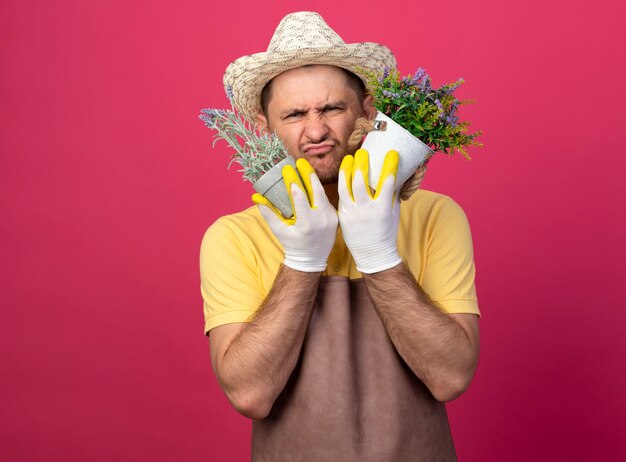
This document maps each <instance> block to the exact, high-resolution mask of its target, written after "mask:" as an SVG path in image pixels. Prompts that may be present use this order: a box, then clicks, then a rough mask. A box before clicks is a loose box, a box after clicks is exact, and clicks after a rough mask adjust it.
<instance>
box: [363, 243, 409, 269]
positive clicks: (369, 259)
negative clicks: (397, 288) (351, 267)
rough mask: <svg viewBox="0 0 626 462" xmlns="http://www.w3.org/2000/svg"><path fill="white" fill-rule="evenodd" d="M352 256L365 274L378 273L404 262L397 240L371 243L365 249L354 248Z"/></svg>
mask: <svg viewBox="0 0 626 462" xmlns="http://www.w3.org/2000/svg"><path fill="white" fill-rule="evenodd" d="M352 257H353V258H354V262H355V263H356V269H358V270H359V271H360V272H361V273H365V274H371V273H378V272H380V271H384V270H386V269H389V268H393V267H394V266H396V265H398V264H400V263H401V262H402V258H400V255H399V254H398V247H397V245H396V241H395V240H393V241H387V242H385V243H380V244H379V245H369V246H368V247H366V248H363V249H358V248H356V249H353V251H352Z"/></svg>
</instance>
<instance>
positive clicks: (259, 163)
mask: <svg viewBox="0 0 626 462" xmlns="http://www.w3.org/2000/svg"><path fill="white" fill-rule="evenodd" d="M199 117H200V119H201V120H202V121H204V123H205V125H206V126H207V127H208V128H210V129H212V130H215V131H216V132H217V133H216V134H215V139H214V141H213V145H215V143H216V142H217V140H219V139H222V140H224V141H226V142H227V143H228V144H229V145H230V146H231V147H232V148H233V149H234V150H235V152H234V153H233V155H232V156H231V159H230V162H229V164H228V167H229V168H230V166H231V165H232V163H233V162H236V163H238V164H239V165H240V166H241V169H240V170H239V172H242V173H243V175H242V176H243V179H244V180H245V181H249V182H251V183H252V187H253V188H254V189H255V191H257V192H258V193H260V194H262V195H264V196H265V197H267V198H268V199H269V201H270V202H271V203H272V204H274V206H275V207H276V208H277V209H278V210H280V212H281V213H282V214H283V215H284V216H285V217H287V218H291V217H292V216H293V211H292V208H291V200H290V199H289V195H288V193H287V188H286V187H285V184H284V181H283V176H282V169H283V167H284V166H285V165H287V164H291V165H292V166H293V167H294V168H295V165H296V161H295V159H294V158H293V157H291V156H290V155H288V154H287V150H286V149H285V146H284V145H283V143H282V141H281V140H280V139H279V138H278V137H277V136H276V134H275V133H272V134H269V135H265V134H263V135H262V134H260V133H259V132H258V131H257V130H256V129H255V128H254V127H253V126H252V125H251V124H249V123H247V122H246V121H245V120H244V119H243V118H241V117H240V116H239V115H238V114H237V113H236V112H235V111H234V110H225V109H202V110H201V111H200V116H199Z"/></svg>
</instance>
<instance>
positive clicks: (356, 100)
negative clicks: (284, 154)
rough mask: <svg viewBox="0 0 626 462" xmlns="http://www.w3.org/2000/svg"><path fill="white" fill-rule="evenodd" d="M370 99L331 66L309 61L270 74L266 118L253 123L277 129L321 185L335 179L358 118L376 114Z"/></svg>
mask: <svg viewBox="0 0 626 462" xmlns="http://www.w3.org/2000/svg"><path fill="white" fill-rule="evenodd" d="M374 113H375V112H374V109H373V105H372V98H371V97H370V96H367V97H366V98H365V100H364V101H361V100H360V97H359V94H358V93H357V91H356V90H355V89H354V88H352V86H350V85H349V83H348V78H347V76H346V75H345V73H344V72H343V71H342V70H341V69H339V68H337V67H334V66H323V65H315V66H307V67H299V68H296V69H292V70H289V71H286V72H283V73H282V74H280V75H278V76H276V77H274V79H273V81H272V87H271V92H270V98H269V104H268V105H267V117H265V116H264V115H259V116H258V117H257V125H258V127H259V128H260V129H261V130H262V131H263V130H268V131H269V132H273V131H276V134H277V135H278V137H279V138H280V139H281V140H282V141H283V143H284V144H285V147H286V148H287V151H288V152H289V154H291V155H292V156H293V157H295V158H296V159H298V158H300V157H304V158H306V159H307V160H308V161H309V163H310V164H311V166H312V167H313V168H314V169H315V172H316V173H317V176H318V177H319V178H320V181H321V182H322V184H328V183H336V182H337V176H338V174H339V166H340V164H341V160H342V159H343V157H344V156H345V155H346V154H352V153H349V152H348V139H349V138H350V135H351V134H352V132H353V131H354V125H355V122H356V119H358V118H359V117H363V116H365V117H368V118H372V117H373V116H374Z"/></svg>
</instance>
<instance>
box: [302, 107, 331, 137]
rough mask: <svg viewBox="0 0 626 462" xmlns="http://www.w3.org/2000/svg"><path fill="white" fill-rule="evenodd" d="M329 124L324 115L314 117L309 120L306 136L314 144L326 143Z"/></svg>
mask: <svg viewBox="0 0 626 462" xmlns="http://www.w3.org/2000/svg"><path fill="white" fill-rule="evenodd" d="M329 131H330V130H329V128H328V124H327V123H326V119H325V118H324V116H323V115H318V114H315V115H312V116H311V117H309V118H307V121H306V129H305V135H306V137H307V138H308V139H309V140H310V141H311V142H313V143H319V142H322V141H324V140H325V139H326V138H327V137H328V133H329Z"/></svg>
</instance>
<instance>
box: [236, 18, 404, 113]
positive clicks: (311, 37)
mask: <svg viewBox="0 0 626 462" xmlns="http://www.w3.org/2000/svg"><path fill="white" fill-rule="evenodd" d="M307 64H328V65H332V66H337V67H342V68H344V69H347V70H349V71H351V72H353V73H354V74H356V75H357V76H359V77H360V78H361V80H363V82H364V83H365V84H366V85H367V76H366V75H365V73H364V72H363V70H365V71H366V72H372V71H373V72H380V71H381V70H382V69H384V68H388V69H395V68H396V58H395V57H394V56H393V53H392V52H391V50H389V49H388V48H387V47H385V46H383V45H380V44H378V43H370V42H365V43H354V44H346V43H345V42H344V41H343V39H342V38H341V37H339V35H337V33H336V32H335V31H334V30H332V29H331V28H330V27H329V26H328V24H326V22H325V21H324V19H323V18H322V17H321V16H320V15H319V14H318V13H314V12H311V11H300V12H297V13H291V14H288V15H287V16H285V17H284V18H283V19H282V21H281V22H280V24H279V25H278V27H277V28H276V31H275V32H274V36H273V37H272V40H271V41H270V44H269V47H268V48H267V51H265V52H263V53H256V54H254V55H248V56H242V57H241V58H239V59H238V60H236V61H235V62H233V63H231V64H230V65H229V66H228V68H227V69H226V72H225V73H224V88H225V89H226V94H227V95H228V97H229V98H230V100H231V101H232V103H233V106H234V107H235V109H237V111H239V113H240V114H241V115H242V116H243V117H245V118H246V119H247V120H249V121H250V122H253V123H255V122H256V116H257V114H258V113H259V112H261V92H262V91H263V87H265V85H266V84H267V82H269V81H270V80H271V79H273V78H274V77H276V76H277V75H278V74H280V73H282V72H285V71H288V70H289V69H294V68H296V67H300V66H304V65H307Z"/></svg>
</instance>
